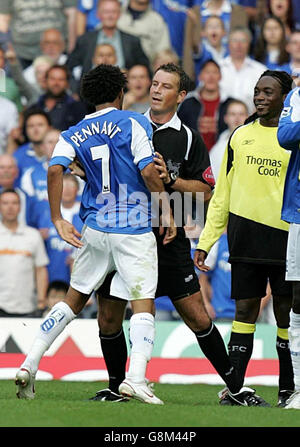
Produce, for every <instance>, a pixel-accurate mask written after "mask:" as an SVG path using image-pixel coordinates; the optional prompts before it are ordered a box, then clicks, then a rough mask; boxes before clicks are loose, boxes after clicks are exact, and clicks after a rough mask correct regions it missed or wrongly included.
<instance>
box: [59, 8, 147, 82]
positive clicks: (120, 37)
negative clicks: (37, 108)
mask: <svg viewBox="0 0 300 447" xmlns="http://www.w3.org/2000/svg"><path fill="white" fill-rule="evenodd" d="M97 12H98V15H99V18H100V20H101V27H100V28H99V29H96V30H93V31H88V32H86V33H85V34H83V35H82V36H80V37H79V38H78V39H77V42H76V47H75V49H74V51H73V52H72V53H71V55H70V57H69V58H68V62H67V65H68V67H69V69H70V71H71V73H72V75H73V76H74V77H75V80H76V81H77V82H78V81H79V79H80V77H81V76H82V75H83V74H84V73H86V72H88V71H89V70H90V69H91V68H92V64H93V57H94V53H95V48H96V45H97V44H100V43H110V44H112V45H113V46H114V47H115V49H116V53H117V65H118V66H119V67H120V68H126V69H129V68H130V67H132V66H133V65H135V64H143V65H149V61H148V58H147V56H146V55H145V53H144V51H143V49H142V47H141V42H140V39H139V38H138V37H136V36H133V35H131V34H128V33H124V32H123V31H121V30H120V29H119V28H118V27H117V23H118V20H119V17H120V14H121V6H120V3H119V1H118V0H100V1H99V5H98V10H97ZM78 67H79V69H78ZM75 68H76V70H75V71H74V69H75ZM74 88H77V89H78V85H75V87H73V89H74Z"/></svg>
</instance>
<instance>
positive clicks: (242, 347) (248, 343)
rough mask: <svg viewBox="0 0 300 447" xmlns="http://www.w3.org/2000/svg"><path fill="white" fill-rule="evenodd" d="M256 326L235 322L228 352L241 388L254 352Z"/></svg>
mask: <svg viewBox="0 0 300 447" xmlns="http://www.w3.org/2000/svg"><path fill="white" fill-rule="evenodd" d="M254 332H255V324H250V323H241V322H239V321H233V323H232V332H231V336H230V341H229V343H228V352H229V358H230V361H231V364H232V365H233V366H234V368H235V370H236V374H237V380H238V384H239V386H240V388H241V387H242V386H243V383H244V379H245V374H246V370H247V366H248V363H249V360H250V358H251V355H252V351H253V339H254Z"/></svg>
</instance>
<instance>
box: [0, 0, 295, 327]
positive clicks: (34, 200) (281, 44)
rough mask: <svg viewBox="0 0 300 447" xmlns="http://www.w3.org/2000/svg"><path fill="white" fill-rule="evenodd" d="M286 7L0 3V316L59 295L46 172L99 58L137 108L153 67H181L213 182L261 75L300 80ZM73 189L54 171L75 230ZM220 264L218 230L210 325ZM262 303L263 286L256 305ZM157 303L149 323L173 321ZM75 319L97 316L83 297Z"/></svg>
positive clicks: (166, 0)
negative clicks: (123, 81)
mask: <svg viewBox="0 0 300 447" xmlns="http://www.w3.org/2000/svg"><path fill="white" fill-rule="evenodd" d="M296 6H297V0H128V1H126V0H123V1H119V0H57V1H55V2H54V1H53V2H48V1H46V0H31V1H29V2H28V1H22V0H18V1H17V0H2V1H1V3H0V69H1V73H0V74H1V77H0V116H1V119H0V136H1V138H0V192H3V191H5V193H4V194H1V195H0V214H1V223H0V264H1V267H0V279H1V284H2V287H1V289H0V317H9V316H18V315H22V316H24V315H26V316H32V317H40V316H41V315H43V314H44V312H45V310H46V309H47V308H48V309H49V308H50V307H52V305H53V304H55V302H56V301H55V300H56V299H57V300H61V298H62V296H63V294H65V293H66V290H67V285H68V283H69V279H70V271H71V268H72V262H73V255H74V252H73V249H72V247H71V246H68V244H66V243H65V242H64V241H63V240H62V239H60V237H59V235H58V234H57V231H56V229H55V227H54V225H53V224H52V223H51V219H50V209H49V203H48V195H47V169H48V162H49V160H50V158H51V154H52V151H53V149H54V147H55V144H56V143H57V141H58V139H59V135H60V132H61V131H64V130H66V129H68V128H69V127H70V126H72V125H74V124H76V123H77V122H78V121H80V120H81V119H82V118H83V117H84V116H85V115H86V114H88V113H91V112H93V110H94V109H93V106H92V105H91V104H88V103H86V102H84V101H82V99H81V98H80V90H79V87H80V80H81V78H82V76H83V75H84V74H85V73H86V72H88V71H89V70H90V69H91V68H92V67H94V66H97V65H99V64H101V63H105V64H110V65H118V66H119V67H120V68H121V69H122V70H123V71H124V72H125V73H126V74H127V79H128V85H127V91H126V95H125V99H124V109H127V110H132V111H136V112H139V113H144V112H146V111H147V109H148V108H149V88H150V85H151V80H152V76H153V73H155V70H156V69H157V68H158V67H159V66H160V65H161V64H164V63H168V62H174V63H176V64H178V65H180V66H182V68H183V69H184V70H185V71H186V73H187V74H188V75H189V76H190V78H191V81H192V82H191V88H190V92H189V93H188V95H187V96H186V98H185V100H184V101H183V103H182V104H181V105H180V107H179V110H178V115H179V117H180V119H181V120H182V122H183V123H185V124H186V125H188V126H190V127H191V128H193V129H195V130H196V131H198V132H199V133H200V134H201V136H202V138H203V140H204V142H205V145H206V147H207V150H208V151H209V155H210V161H211V166H212V171H213V173H214V176H215V178H217V176H218V171H219V166H220V162H221V160H222V157H223V154H224V151H225V147H226V144H227V141H228V139H229V137H230V133H231V132H232V131H233V130H234V129H235V128H236V127H237V126H239V125H241V124H243V123H244V121H245V119H246V118H247V117H248V116H249V115H251V114H252V113H253V111H254V105H253V99H252V98H253V90H254V86H255V84H256V82H257V81H258V79H259V77H260V75H261V74H262V73H263V72H264V71H265V70H266V69H270V70H285V71H286V72H288V73H289V74H290V75H291V76H293V77H297V76H299V75H300V10H299V8H297V7H296ZM83 187H84V182H83V181H82V180H81V179H80V178H79V177H77V176H76V177H75V176H73V175H71V174H70V173H66V174H65V179H64V183H63V196H62V215H63V217H64V218H65V219H66V220H69V221H70V222H72V223H73V225H74V226H75V227H76V228H77V229H78V231H80V230H81V228H82V225H83V224H82V222H81V220H80V217H79V207H80V197H81V192H82V189H83ZM16 221H17V222H18V224H16ZM28 227H30V230H29V231H28ZM33 240H34V243H33V242H32V241H33ZM35 246H36V247H35ZM192 246H195V241H194V240H192ZM33 247H35V248H33ZM227 261H228V247H227V241H226V234H224V235H222V238H221V239H220V241H218V246H216V247H215V249H214V251H213V254H212V259H211V263H212V264H211V265H213V269H212V270H211V272H210V274H209V275H206V274H203V273H201V274H200V272H198V274H199V280H200V283H201V284H202V291H203V295H204V298H205V300H206V303H207V307H208V309H209V313H210V316H211V317H212V318H213V319H217V320H222V319H225V320H228V319H229V320H230V319H233V317H234V305H233V302H232V300H231V299H230V297H229V296H230V293H229V291H228V288H229V287H230V264H229V263H228V262H227ZM4 284H5V287H3V285H4ZM8 286H9V287H8ZM25 290H26V294H24V291H25ZM214 291H217V293H216V292H214ZM220 291H221V293H220ZM219 295H221V296H219ZM270 299H271V297H270V294H269V293H268V291H266V299H265V300H263V303H264V305H265V304H266V303H268V302H270ZM156 303H157V308H158V315H157V319H177V318H178V314H177V313H176V311H175V308H174V307H173V305H172V303H171V302H170V301H169V300H168V298H167V297H161V298H158V299H157V300H156ZM266 308H268V304H266ZM265 315H266V314H265ZM81 316H82V317H86V318H89V317H96V305H95V302H94V298H93V297H92V298H91V299H90V300H89V302H88V303H87V305H86V308H85V309H84V310H83V312H82V314H81ZM262 318H266V317H263V316H262ZM263 321H267V322H273V321H274V317H273V316H271V317H270V319H268V318H267V319H266V320H263Z"/></svg>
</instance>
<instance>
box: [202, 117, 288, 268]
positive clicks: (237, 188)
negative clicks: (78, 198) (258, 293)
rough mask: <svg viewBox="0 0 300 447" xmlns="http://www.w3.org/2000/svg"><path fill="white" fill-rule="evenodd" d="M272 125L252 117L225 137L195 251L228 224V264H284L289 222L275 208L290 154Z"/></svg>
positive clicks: (278, 205) (213, 239)
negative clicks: (218, 167)
mask: <svg viewBox="0 0 300 447" xmlns="http://www.w3.org/2000/svg"><path fill="white" fill-rule="evenodd" d="M277 129H278V128H277V127H264V126H262V125H261V124H260V123H259V119H257V120H255V121H253V122H251V123H249V124H246V125H243V126H240V127H238V128H237V129H236V130H235V131H234V132H233V134H232V135H231V137H230V139H229V142H228V145H227V149H226V151H225V154H224V158H223V162H222V167H221V170H220V174H219V177H218V180H217V183H216V187H215V191H214V195H213V197H212V199H211V201H210V204H209V207H208V211H207V218H206V223H205V227H204V229H203V231H202V233H201V235H200V239H199V243H198V245H197V248H198V249H201V250H205V251H206V252H207V253H208V252H209V250H210V249H211V247H212V245H213V244H214V243H215V242H216V241H217V240H218V239H219V237H220V236H221V234H222V233H223V232H224V230H225V229H226V226H227V225H228V227H227V233H228V244H229V252H230V258H229V260H230V261H231V262H234V261H236V262H237V261H242V262H243V261H244V262H261V263H275V264H283V263H284V262H285V255H286V243H287V232H288V229H289V225H288V224H287V223H286V222H284V221H282V220H281V206H282V199H283V188H284V182H285V175H286V171H287V167H288V162H289V157H290V154H289V152H288V151H286V150H285V149H283V148H282V147H281V146H280V145H279V143H278V140H277Z"/></svg>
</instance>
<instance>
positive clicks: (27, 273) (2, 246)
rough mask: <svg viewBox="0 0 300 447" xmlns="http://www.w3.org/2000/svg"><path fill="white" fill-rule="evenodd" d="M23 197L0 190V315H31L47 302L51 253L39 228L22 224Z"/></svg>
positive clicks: (12, 192)
mask: <svg viewBox="0 0 300 447" xmlns="http://www.w3.org/2000/svg"><path fill="white" fill-rule="evenodd" d="M19 212H20V198H19V195H18V193H17V192H16V191H15V190H13V189H7V190H4V191H3V192H2V193H1V194H0V214H1V217H2V221H1V223H0V283H1V284H2V287H1V288H0V317H18V316H20V317H21V316H22V317H24V316H25V317H31V316H35V312H36V311H37V310H38V309H44V307H45V305H46V292H47V286H48V274H47V268H46V266H47V264H48V256H47V254H46V251H45V246H44V242H43V239H42V237H41V235H40V233H39V231H38V230H36V229H35V228H32V227H29V226H27V225H22V224H19V222H18V215H19Z"/></svg>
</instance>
